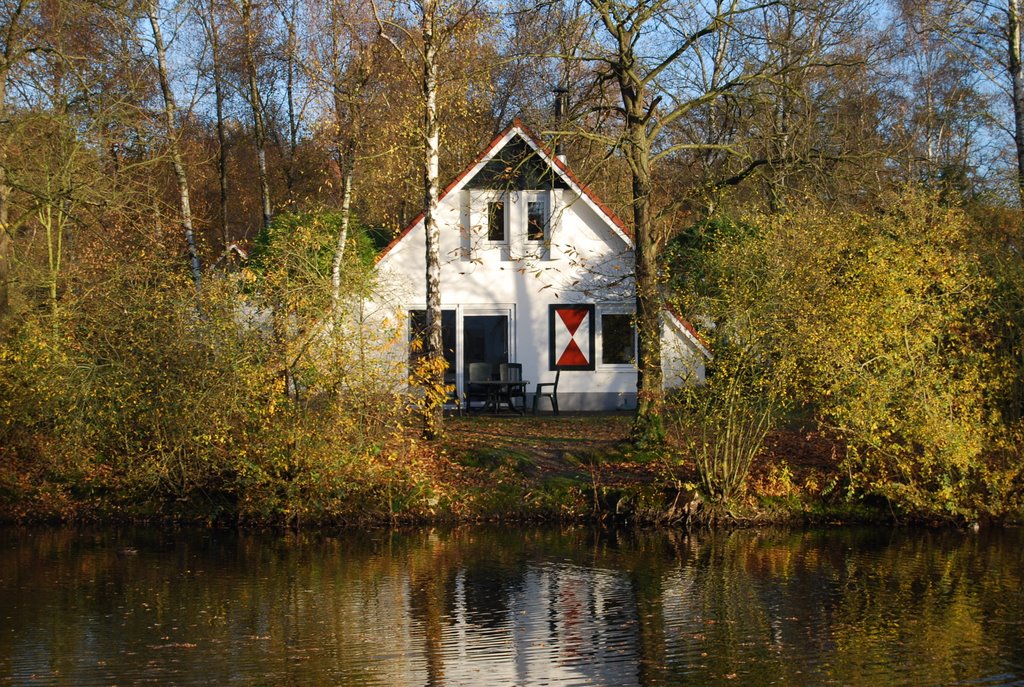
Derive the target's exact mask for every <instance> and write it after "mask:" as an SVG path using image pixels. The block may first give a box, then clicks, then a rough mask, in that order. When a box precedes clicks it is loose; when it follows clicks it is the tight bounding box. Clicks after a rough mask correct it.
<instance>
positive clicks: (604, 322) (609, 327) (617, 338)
mask: <svg viewBox="0 0 1024 687" xmlns="http://www.w3.org/2000/svg"><path fill="white" fill-rule="evenodd" d="M635 361H636V329H635V327H634V326H633V315H631V314H627V313H601V363H602V364H603V365H631V364H633V363H634V362H635Z"/></svg>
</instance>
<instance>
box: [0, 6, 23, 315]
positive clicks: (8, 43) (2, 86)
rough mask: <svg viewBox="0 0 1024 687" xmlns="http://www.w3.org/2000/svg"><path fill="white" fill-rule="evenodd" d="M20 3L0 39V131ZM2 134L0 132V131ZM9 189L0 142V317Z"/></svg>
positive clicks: (5, 299) (5, 301)
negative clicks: (1, 43) (1, 44)
mask: <svg viewBox="0 0 1024 687" xmlns="http://www.w3.org/2000/svg"><path fill="white" fill-rule="evenodd" d="M23 7H24V5H23V3H18V5H17V6H16V7H15V8H14V11H13V12H12V14H11V17H10V20H9V21H8V23H7V26H6V27H5V31H4V35H3V39H4V40H3V50H2V51H0V127H5V126H6V122H7V116H8V114H7V75H8V73H10V70H11V66H12V65H11V62H12V60H13V59H15V54H16V53H15V43H16V42H17V38H18V36H17V33H16V29H17V28H18V27H17V25H18V22H19V19H20V18H21V16H22V9H23ZM0 131H2V129H0ZM10 199H11V187H10V186H8V185H7V140H6V136H5V137H4V138H3V139H0V317H3V316H4V315H6V314H7V311H8V310H10V307H11V302H10V282H11V259H12V253H13V248H14V247H13V243H14V240H13V238H12V236H11V227H10V226H9V221H10V220H9V214H10V210H9V205H10Z"/></svg>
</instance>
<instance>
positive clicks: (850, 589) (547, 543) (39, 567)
mask: <svg viewBox="0 0 1024 687" xmlns="http://www.w3.org/2000/svg"><path fill="white" fill-rule="evenodd" d="M0 684H2V685H35V684H56V685H115V684H116V685H126V684H176V685H177V684H197V685H198V684H202V685H208V684H239V685H250V684H260V685H387V686H391V685H520V686H527V685H616V686H620V685H621V686H628V685H868V686H870V687H881V686H883V685H886V686H887V685H914V686H920V685H1024V532H1022V531H1020V530H1012V529H1011V530H1003V531H995V530H993V531H985V530H982V531H981V532H979V533H964V532H955V531H907V530H891V529H849V530H848V529H836V530H821V531H806V532H805V531H793V530H748V531H736V532H729V533H708V532H704V533H696V534H689V535H687V534H685V533H681V532H680V533H667V534H666V533H653V532H646V533H637V532H634V531H627V530H619V531H599V530H593V529H589V528H586V527H572V528H564V529H519V528H514V527H508V528H479V527H465V528H458V529H454V530H441V529H424V530H416V531H409V532H398V533H394V532H387V531H366V532H357V533H333V534H326V533H306V534H280V533H237V532H228V531H216V530H196V529H175V528H165V529H34V528H7V529H0Z"/></svg>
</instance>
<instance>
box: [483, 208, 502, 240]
mask: <svg viewBox="0 0 1024 687" xmlns="http://www.w3.org/2000/svg"><path fill="white" fill-rule="evenodd" d="M505 239H506V237H505V201H503V200H494V201H491V202H489V203H488V204H487V240H488V241H495V242H500V241H505Z"/></svg>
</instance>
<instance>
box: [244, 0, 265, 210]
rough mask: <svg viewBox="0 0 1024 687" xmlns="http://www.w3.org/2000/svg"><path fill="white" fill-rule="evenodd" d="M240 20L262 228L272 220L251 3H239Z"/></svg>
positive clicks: (255, 32) (254, 27)
mask: <svg viewBox="0 0 1024 687" xmlns="http://www.w3.org/2000/svg"><path fill="white" fill-rule="evenodd" d="M237 9H238V12H239V16H240V19H241V23H240V29H241V32H242V61H243V67H242V68H243V71H244V79H245V86H244V94H245V98H246V101H247V103H248V106H249V111H250V113H251V115H252V133H253V145H254V146H255V148H256V167H257V174H258V176H259V185H260V211H261V213H262V217H263V224H262V226H263V228H264V229H266V228H267V227H269V226H270V221H271V219H273V214H274V213H273V204H272V203H271V199H270V173H269V171H268V169H267V125H266V112H265V108H264V106H263V96H262V94H261V91H260V83H259V71H258V65H259V60H258V57H257V54H256V45H257V41H258V36H259V34H258V29H257V18H256V16H254V15H255V8H254V5H253V0H239V5H238V6H237Z"/></svg>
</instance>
